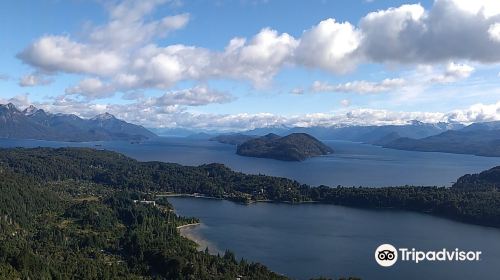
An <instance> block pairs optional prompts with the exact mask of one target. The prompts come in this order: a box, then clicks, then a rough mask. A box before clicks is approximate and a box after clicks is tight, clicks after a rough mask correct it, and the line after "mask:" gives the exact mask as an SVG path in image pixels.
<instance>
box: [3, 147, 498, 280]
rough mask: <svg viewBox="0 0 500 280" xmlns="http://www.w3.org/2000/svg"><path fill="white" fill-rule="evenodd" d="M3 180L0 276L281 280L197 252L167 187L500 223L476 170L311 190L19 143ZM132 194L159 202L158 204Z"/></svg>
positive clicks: (212, 169)
mask: <svg viewBox="0 0 500 280" xmlns="http://www.w3.org/2000/svg"><path fill="white" fill-rule="evenodd" d="M492 172H493V171H492ZM495 174H497V173H495ZM495 174H493V175H492V174H491V172H490V173H488V174H487V175H488V176H487V178H488V180H490V181H491V180H493V181H495V180H496V179H495V178H498V177H496V176H498V174H497V175H495ZM470 176H473V178H474V179H470V178H469V177H470ZM474 176H475V177H474ZM0 177H1V179H2V180H0V191H1V194H2V195H1V196H0V278H1V279H19V278H21V279H28V278H29V279H51V278H52V279H68V278H80V279H112V278H127V279H144V278H146V279H147V278H151V279H155V278H158V279H236V277H240V278H241V279H282V278H284V277H282V276H279V275H277V274H275V273H273V272H270V271H269V270H268V269H267V268H265V267H264V266H262V265H260V264H252V263H247V262H246V261H242V260H237V259H236V258H235V257H234V255H233V254H232V253H230V252H227V253H226V254H224V255H223V256H221V257H217V256H212V255H210V254H208V252H198V251H197V250H196V246H195V244H194V243H192V242H191V241H189V240H187V239H185V238H182V237H180V236H179V234H178V232H177V230H176V227H177V226H179V225H183V224H187V223H192V222H196V221H197V220H196V218H181V217H178V216H176V215H175V214H174V213H173V212H172V207H171V206H170V204H169V203H168V201H167V200H166V199H165V197H159V196H156V195H157V194H165V193H167V192H172V193H182V194H194V193H199V194H203V195H207V196H212V197H218V198H225V199H231V200H236V201H241V202H252V201H261V200H270V201H276V202H289V203H299V202H306V201H318V202H322V203H334V204H339V205H346V206H354V207H364V208H392V209H401V210H411V211H418V212H424V213H430V214H434V215H439V216H445V217H449V218H453V219H457V220H461V221H465V222H470V223H475V224H482V225H489V226H495V227H500V213H499V211H500V195H499V193H498V192H497V186H498V184H496V185H495V184H494V183H491V182H490V181H488V182H489V185H487V186H485V187H483V188H480V187H478V186H477V185H481V184H482V183H481V182H485V181H484V180H486V179H484V178H483V177H482V176H479V177H478V176H476V175H468V176H464V177H463V178H465V179H467V178H469V179H468V180H465V179H463V178H461V179H459V180H458V182H457V185H456V186H455V187H453V188H438V187H397V188H345V187H336V188H329V187H326V186H320V187H309V186H307V185H303V184H299V183H298V182H296V181H293V180H289V179H285V178H277V177H270V176H264V175H247V174H243V173H238V172H234V171H231V170H230V169H228V168H227V167H225V166H223V165H221V164H208V165H202V166H199V167H186V166H181V165H178V164H171V163H161V162H139V161H136V160H133V159H131V158H128V157H126V156H123V155H121V154H118V153H115V152H109V151H98V150H94V149H88V148H59V149H51V148H36V149H24V148H16V149H0ZM462 183H463V184H465V183H468V184H472V183H474V186H475V187H469V185H463V184H462ZM461 184H462V185H461ZM134 200H135V201H142V200H156V206H152V205H149V204H143V203H136V202H134ZM312 276H314V275H311V277H312Z"/></svg>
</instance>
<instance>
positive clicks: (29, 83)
mask: <svg viewBox="0 0 500 280" xmlns="http://www.w3.org/2000/svg"><path fill="white" fill-rule="evenodd" d="M50 83H52V80H50V79H47V78H46V77H44V76H43V75H41V74H38V73H33V74H29V75H26V76H23V77H21V79H20V80H19V86H21V87H33V86H40V85H48V84H50Z"/></svg>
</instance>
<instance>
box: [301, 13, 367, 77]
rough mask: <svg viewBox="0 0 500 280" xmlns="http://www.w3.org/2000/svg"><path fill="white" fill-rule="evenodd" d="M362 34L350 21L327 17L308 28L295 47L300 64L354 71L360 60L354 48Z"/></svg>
mask: <svg viewBox="0 0 500 280" xmlns="http://www.w3.org/2000/svg"><path fill="white" fill-rule="evenodd" d="M361 37H362V35H361V33H360V32H359V30H357V29H356V28H355V27H354V26H353V25H352V24H350V23H349V22H343V23H339V22H336V21H335V19H332V18H330V19H327V20H324V21H322V22H320V23H319V24H318V25H316V26H313V27H312V28H311V29H309V30H306V31H305V32H304V34H303V35H302V37H301V39H300V43H299V45H298V47H297V49H296V50H295V52H296V53H295V55H296V60H297V62H298V64H300V65H305V66H306V67H311V68H320V69H324V70H327V71H331V72H334V73H345V72H347V71H349V70H352V69H353V68H354V67H355V65H356V64H357V62H358V59H359V58H358V57H356V55H355V51H356V50H357V49H358V47H359V44H360V41H361Z"/></svg>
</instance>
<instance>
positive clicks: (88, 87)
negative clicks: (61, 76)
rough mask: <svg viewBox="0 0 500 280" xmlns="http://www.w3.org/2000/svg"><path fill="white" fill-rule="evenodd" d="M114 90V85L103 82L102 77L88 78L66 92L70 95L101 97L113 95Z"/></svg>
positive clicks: (90, 97)
mask: <svg viewBox="0 0 500 280" xmlns="http://www.w3.org/2000/svg"><path fill="white" fill-rule="evenodd" d="M114 90H115V89H114V88H113V86H111V85H109V84H105V83H103V82H102V81H101V80H100V79H96V78H86V79H83V80H81V81H80V82H79V83H78V84H77V85H76V86H73V87H69V88H67V89H66V90H65V92H66V94H69V95H74V94H77V95H81V96H84V97H85V98H87V99H100V98H105V97H111V96H113V95H114Z"/></svg>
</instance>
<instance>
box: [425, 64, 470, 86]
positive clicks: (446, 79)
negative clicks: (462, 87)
mask: <svg viewBox="0 0 500 280" xmlns="http://www.w3.org/2000/svg"><path fill="white" fill-rule="evenodd" d="M472 72H474V67H472V66H469V65H466V64H456V63H453V62H450V63H449V64H448V66H447V67H446V71H445V72H444V73H443V74H442V75H438V76H436V77H434V78H432V79H431V81H432V82H436V83H451V82H456V81H458V80H463V79H466V78H468V77H469V76H470V75H471V74H472Z"/></svg>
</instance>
